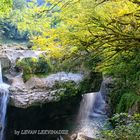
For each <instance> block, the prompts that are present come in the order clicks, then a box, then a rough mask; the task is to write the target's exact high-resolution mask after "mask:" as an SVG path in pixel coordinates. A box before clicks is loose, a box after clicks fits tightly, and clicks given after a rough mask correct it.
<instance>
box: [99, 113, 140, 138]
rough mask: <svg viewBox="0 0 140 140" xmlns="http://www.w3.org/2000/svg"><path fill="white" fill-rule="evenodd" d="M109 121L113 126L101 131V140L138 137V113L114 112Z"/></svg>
mask: <svg viewBox="0 0 140 140" xmlns="http://www.w3.org/2000/svg"><path fill="white" fill-rule="evenodd" d="M110 121H111V122H112V124H113V126H114V128H113V129H112V130H105V131H103V133H102V136H103V137H102V138H101V140H139V139H140V114H135V115H133V116H130V115H128V114H126V113H121V114H116V115H115V116H114V117H112V119H110Z"/></svg>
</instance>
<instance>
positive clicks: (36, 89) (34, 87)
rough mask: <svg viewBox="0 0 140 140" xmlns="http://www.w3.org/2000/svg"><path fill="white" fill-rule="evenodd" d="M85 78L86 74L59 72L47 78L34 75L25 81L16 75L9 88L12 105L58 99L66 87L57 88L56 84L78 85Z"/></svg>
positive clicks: (40, 102) (30, 104) (26, 104)
mask: <svg viewBox="0 0 140 140" xmlns="http://www.w3.org/2000/svg"><path fill="white" fill-rule="evenodd" d="M83 78H84V76H83V75H81V74H74V73H64V72H59V73H56V74H51V75H50V76H48V77H46V78H37V77H32V78H30V79H29V80H28V81H27V82H26V83H24V82H23V79H22V78H21V77H15V78H13V79H12V83H11V87H10V89H9V90H10V93H11V94H10V105H12V106H15V107H19V108H27V107H29V106H33V105H36V104H42V103H45V102H55V101H58V100H59V99H60V96H61V94H63V93H64V92H65V91H66V88H62V87H58V88H57V89H56V87H55V85H56V84H58V83H60V82H61V83H62V82H64V83H66V82H74V83H75V85H76V86H77V87H78V83H80V81H82V80H83Z"/></svg>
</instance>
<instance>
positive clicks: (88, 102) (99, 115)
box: [77, 82, 107, 138]
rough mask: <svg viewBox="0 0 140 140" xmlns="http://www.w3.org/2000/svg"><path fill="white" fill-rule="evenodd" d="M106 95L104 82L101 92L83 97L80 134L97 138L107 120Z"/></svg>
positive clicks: (80, 111)
mask: <svg viewBox="0 0 140 140" xmlns="http://www.w3.org/2000/svg"><path fill="white" fill-rule="evenodd" d="M105 94H106V87H105V83H104V82H102V85H101V88H100V91H99V92H93V93H87V94H84V95H83V98H82V101H81V103H80V109H79V115H78V119H77V120H78V127H79V128H78V133H82V134H84V135H86V136H88V137H92V138H97V137H98V136H99V131H100V130H101V129H102V128H103V126H104V124H105V122H106V120H107V104H106V102H105V100H104V98H103V96H105Z"/></svg>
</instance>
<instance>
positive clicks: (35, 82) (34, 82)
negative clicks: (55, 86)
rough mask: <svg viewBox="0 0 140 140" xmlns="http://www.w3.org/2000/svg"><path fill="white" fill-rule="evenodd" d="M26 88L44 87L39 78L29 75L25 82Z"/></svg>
mask: <svg viewBox="0 0 140 140" xmlns="http://www.w3.org/2000/svg"><path fill="white" fill-rule="evenodd" d="M25 85H26V87H27V88H28V89H39V88H45V82H44V81H43V80H42V79H41V78H37V77H31V78H30V79H29V80H28V81H27V82H26V83H25Z"/></svg>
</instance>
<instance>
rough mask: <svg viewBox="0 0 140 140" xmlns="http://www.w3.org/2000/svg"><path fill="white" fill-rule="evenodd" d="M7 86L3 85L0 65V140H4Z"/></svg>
mask: <svg viewBox="0 0 140 140" xmlns="http://www.w3.org/2000/svg"><path fill="white" fill-rule="evenodd" d="M8 88H9V85H7V84H5V83H3V80H2V68H1V63H0V140H4V129H5V118H6V110H7V103H8V94H9V90H8Z"/></svg>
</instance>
